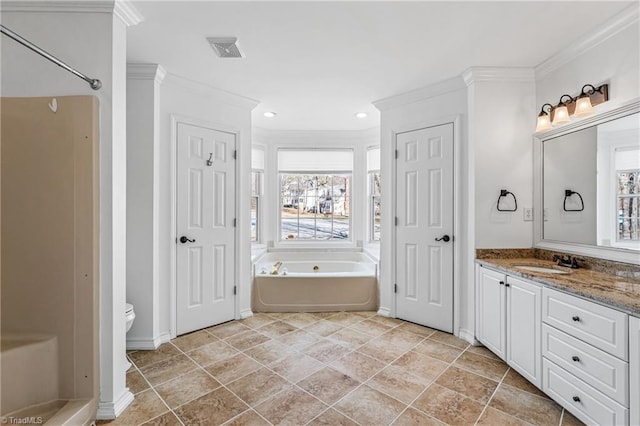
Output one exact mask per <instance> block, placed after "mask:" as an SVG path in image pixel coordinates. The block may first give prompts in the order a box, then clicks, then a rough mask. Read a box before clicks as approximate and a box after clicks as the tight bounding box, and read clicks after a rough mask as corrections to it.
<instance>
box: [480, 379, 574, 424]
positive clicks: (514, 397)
mask: <svg viewBox="0 0 640 426" xmlns="http://www.w3.org/2000/svg"><path fill="white" fill-rule="evenodd" d="M489 406H490V407H493V408H496V409H498V410H500V411H503V412H505V413H507V414H510V415H512V416H513V417H517V418H519V419H520V420H524V421H525V422H528V423H533V424H537V425H552V424H553V425H557V424H559V423H560V417H561V415H562V408H561V407H560V406H559V405H558V404H556V403H555V402H553V401H551V400H550V399H546V398H541V397H539V396H535V395H533V394H530V393H529V392H525V391H523V390H520V389H518V388H514V387H511V386H509V385H505V384H501V385H500V387H499V388H498V390H497V391H496V393H495V395H494V396H493V398H491V401H490V402H489Z"/></svg>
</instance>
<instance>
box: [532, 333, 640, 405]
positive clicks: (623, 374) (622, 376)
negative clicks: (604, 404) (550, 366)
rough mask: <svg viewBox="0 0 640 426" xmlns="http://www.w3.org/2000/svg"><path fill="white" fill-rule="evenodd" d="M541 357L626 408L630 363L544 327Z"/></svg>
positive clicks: (627, 403)
mask: <svg viewBox="0 0 640 426" xmlns="http://www.w3.org/2000/svg"><path fill="white" fill-rule="evenodd" d="M542 356H544V357H546V358H548V359H549V360H550V361H553V362H554V363H555V364H557V365H558V366H559V367H562V368H564V369H565V370H567V371H568V372H570V373H571V374H573V375H574V376H576V377H578V378H579V379H582V380H584V381H585V382H586V383H588V384H590V385H591V386H593V387H594V388H596V389H598V390H599V391H600V392H602V393H604V394H605V395H607V396H608V397H610V398H612V399H614V400H615V401H616V402H618V403H620V404H622V405H624V406H625V407H628V406H629V392H628V386H629V364H628V363H626V362H624V361H622V360H620V359H618V358H616V357H614V356H613V355H609V354H608V353H605V352H603V351H601V350H599V349H596V348H594V347H593V346H591V345H588V344H586V343H584V342H583V341H581V340H579V339H576V338H574V337H571V336H569V335H567V334H565V333H563V332H562V331H559V330H557V329H555V328H553V327H550V326H548V325H546V324H543V325H542Z"/></svg>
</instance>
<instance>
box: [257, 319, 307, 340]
mask: <svg viewBox="0 0 640 426" xmlns="http://www.w3.org/2000/svg"><path fill="white" fill-rule="evenodd" d="M297 329H298V328H297V327H294V326H293V325H291V324H287V323H286V322H282V321H275V322H272V323H270V324H267V325H265V326H264V327H260V328H258V329H257V331H258V332H259V333H261V334H264V335H265V336H268V337H271V338H274V337H278V336H282V335H283V334H287V333H291V332H292V331H295V330H297Z"/></svg>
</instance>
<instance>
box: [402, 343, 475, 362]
mask: <svg viewBox="0 0 640 426" xmlns="http://www.w3.org/2000/svg"><path fill="white" fill-rule="evenodd" d="M413 350H414V351H415V352H419V353H421V354H424V355H429V356H430V357H431V358H435V359H439V360H440V361H444V362H453V361H454V360H455V359H456V358H457V357H458V356H459V355H460V354H461V353H462V352H463V350H462V349H460V348H456V347H454V346H449V345H447V344H444V343H441V342H438V341H437V340H431V339H427V340H425V341H423V342H420V343H419V344H418V345H417V346H415V347H414V348H413Z"/></svg>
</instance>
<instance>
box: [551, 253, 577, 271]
mask: <svg viewBox="0 0 640 426" xmlns="http://www.w3.org/2000/svg"><path fill="white" fill-rule="evenodd" d="M553 261H554V262H558V266H564V267H567V268H571V269H578V268H579V267H580V266H578V259H577V258H575V257H571V256H569V255H567V257H566V259H565V257H564V256H559V255H557V254H554V255H553Z"/></svg>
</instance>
